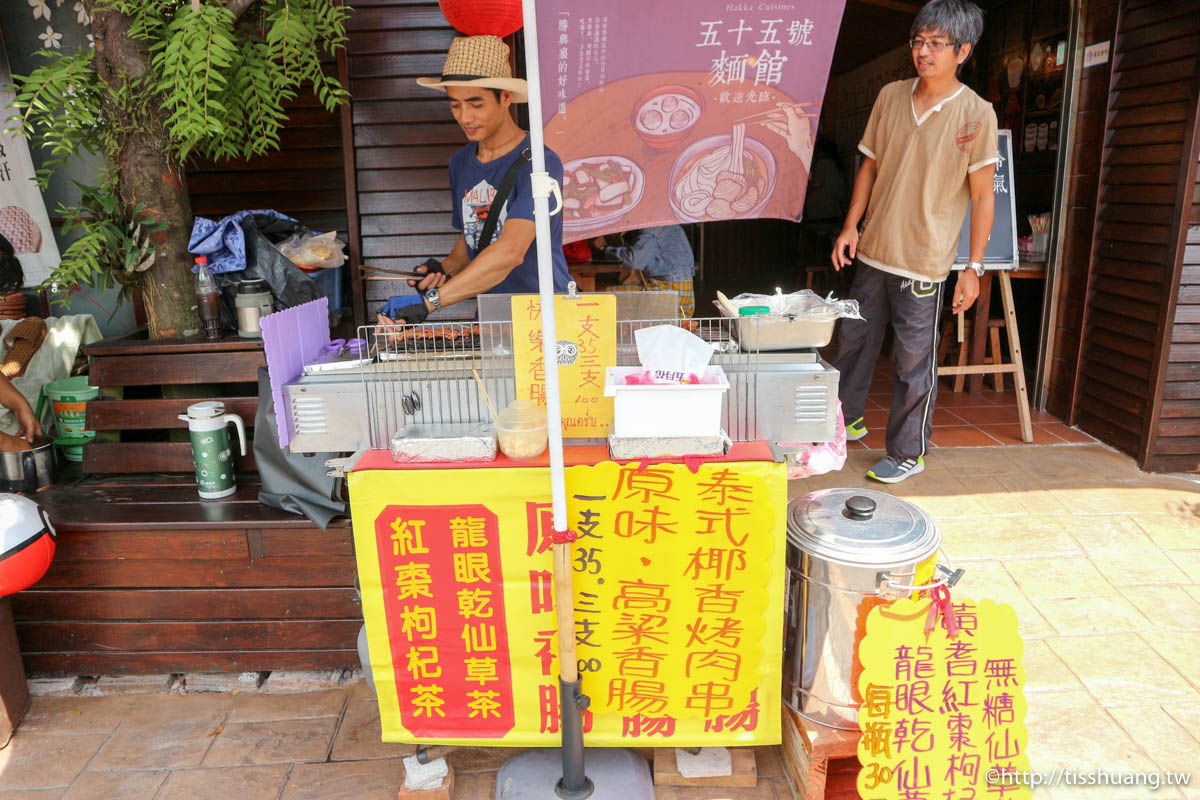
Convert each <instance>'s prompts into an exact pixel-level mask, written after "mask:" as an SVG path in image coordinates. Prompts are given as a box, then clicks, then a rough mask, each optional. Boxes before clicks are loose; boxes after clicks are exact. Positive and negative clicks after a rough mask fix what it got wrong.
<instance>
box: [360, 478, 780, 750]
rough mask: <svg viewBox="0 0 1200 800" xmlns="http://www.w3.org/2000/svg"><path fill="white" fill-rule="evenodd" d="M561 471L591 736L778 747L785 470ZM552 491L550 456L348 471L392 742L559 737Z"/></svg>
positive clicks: (593, 740)
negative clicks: (572, 536) (529, 461)
mask: <svg viewBox="0 0 1200 800" xmlns="http://www.w3.org/2000/svg"><path fill="white" fill-rule="evenodd" d="M566 480H567V497H568V513H569V525H570V526H571V528H572V529H573V530H575V531H576V532H577V535H578V537H579V538H578V539H577V540H576V541H575V543H574V549H573V562H572V570H573V580H574V589H575V639H576V645H577V657H578V668H579V670H580V675H581V677H582V680H583V691H584V693H585V694H587V695H589V696H590V697H591V707H590V708H589V710H588V712H587V713H586V714H585V729H584V741H585V743H586V744H588V745H591V746H606V745H612V746H621V745H641V746H663V747H673V746H680V747H683V746H696V745H713V746H716V745H750V744H770V743H775V742H778V741H779V730H780V670H781V662H782V640H783V630H782V626H783V586H784V557H785V555H784V546H785V541H786V516H785V514H786V503H787V480H786V474H785V468H784V465H782V464H777V463H773V462H759V461H752V462H737V463H709V464H703V465H701V466H700V467H699V468H698V470H697V471H696V472H695V473H692V472H690V471H689V470H688V469H687V468H686V467H684V466H682V465H675V464H660V465H655V466H650V467H647V468H643V469H639V467H638V465H636V464H632V465H619V464H616V463H612V462H604V463H600V464H597V465H595V466H576V467H570V468H568V469H567V476H566ZM549 486H550V482H549V470H548V468H545V467H527V468H496V469H460V470H444V469H443V470H406V471H403V472H396V471H385V470H367V471H363V472H353V473H351V475H350V492H351V498H352V501H351V508H352V513H353V521H354V538H355V552H356V553H357V558H358V571H359V580H360V584H361V588H362V598H363V615H364V617H365V619H366V624H367V639H368V646H369V649H370V653H371V667H372V671H373V674H374V677H375V685H376V689H377V693H378V697H379V706H380V720H381V723H382V727H383V739H384V740H385V741H393V742H422V743H447V744H498V745H513V746H552V745H555V744H557V743H558V741H559V735H560V732H559V725H558V675H559V667H558V663H557V658H558V656H557V653H558V643H557V636H556V631H555V611H554V588H553V557H552V552H551V548H552V539H551V528H552V525H551V510H550V497H549Z"/></svg>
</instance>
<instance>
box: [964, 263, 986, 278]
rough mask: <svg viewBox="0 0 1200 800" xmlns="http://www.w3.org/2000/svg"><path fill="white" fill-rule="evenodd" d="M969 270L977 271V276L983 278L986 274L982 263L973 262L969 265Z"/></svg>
mask: <svg viewBox="0 0 1200 800" xmlns="http://www.w3.org/2000/svg"><path fill="white" fill-rule="evenodd" d="M967 269H973V270H975V274H976V275H978V276H979V277H981V278H982V277H983V273H984V269H983V264H982V263H980V262H979V261H972V262H971V263H969V264H967Z"/></svg>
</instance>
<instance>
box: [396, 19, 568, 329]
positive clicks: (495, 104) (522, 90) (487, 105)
mask: <svg viewBox="0 0 1200 800" xmlns="http://www.w3.org/2000/svg"><path fill="white" fill-rule="evenodd" d="M417 83H419V84H420V85H421V86H424V87H427V88H429V89H435V90H437V91H440V92H445V93H446V94H447V95H448V96H449V98H450V112H451V113H452V114H453V115H454V119H455V121H456V122H458V124H459V127H461V128H462V130H463V133H464V134H466V137H467V139H468V140H469V144H467V145H466V146H465V147H463V148H462V149H461V150H459V151H458V152H457V153H455V154H454V155H453V156H452V157H451V159H450V193H451V201H452V203H453V217H452V222H453V225H454V227H455V228H456V229H458V230H460V231H462V235H460V236H459V237H458V241H456V242H455V243H454V247H453V248H452V249H451V250H450V255H448V256H447V257H446V259H445V260H444V261H442V262H441V263H440V264H439V263H438V262H437V261H436V260H434V259H430V260H429V261H426V262H425V264H423V265H421V266H420V267H417V270H416V271H417V272H420V273H422V274H424V275H425V277H424V278H421V279H420V280H419V281H417V280H410V281H409V282H408V284H409V286H415V287H416V288H417V290H418V292H417V294H411V295H400V296H397V297H393V298H391V299H390V300H388V301H387V303H386V304H384V306H383V308H381V309H380V310H379V319H378V321H379V323H380V324H388V323H392V322H395V321H397V320H403V321H405V322H408V323H417V322H421V321H423V320H424V319H425V317H426V316H428V315H429V314H431V313H433V312H434V311H437V310H438V309H440V308H444V307H446V306H449V305H453V304H454V303H458V302H461V301H463V300H466V299H468V298H471V297H475V296H476V295H479V294H483V293H484V292H495V293H511V294H516V293H536V292H537V291H538V274H537V248H535V247H534V246H533V240H534V223H533V194H532V188H531V185H530V175H531V173H532V166H531V162H530V154H529V134H528V133H526V132H525V131H524V130H522V129H521V128H520V127H519V126H518V125H517V123H516V122H515V121H514V120H513V117H512V113H511V110H510V108H511V106H512V104H513V103H524V102H525V101H526V99H527V97H528V87H527V85H526V83H525V81H523V80H519V79H516V78H514V77H513V76H512V69H511V68H510V67H509V61H508V45H506V44H505V43H504V42H503V41H502V40H500V39H499V38H498V37H496V36H460V37H458V38H456V39H455V40H454V41H453V42H451V44H450V52H449V53H448V54H447V56H446V63H445V66H443V68H442V74H441V76H440V77H437V78H417ZM538 122H539V121H537V120H535V121H534V124H538ZM546 171H547V172H548V173H549V174H550V176H551V177H552V178H554V179H555V180H556V181H559V183H560V184H561V182H562V177H563V168H562V161H561V160H559V158H558V156H557V155H555V154H554V153H553V152H552V151H550V150H549V149H547V150H546ZM497 203H498V204H499V205H498V207H496V208H493V206H496V205H497ZM550 238H551V245H550V251H551V253H553V258H554V265H553V269H554V291H556V292H565V291H566V289H567V283H568V282H569V281H570V276H569V274H568V273H567V262H566V259H565V258H564V256H563V249H562V216H561V215H555V216H553V217H551V218H550ZM485 239H486V240H485Z"/></svg>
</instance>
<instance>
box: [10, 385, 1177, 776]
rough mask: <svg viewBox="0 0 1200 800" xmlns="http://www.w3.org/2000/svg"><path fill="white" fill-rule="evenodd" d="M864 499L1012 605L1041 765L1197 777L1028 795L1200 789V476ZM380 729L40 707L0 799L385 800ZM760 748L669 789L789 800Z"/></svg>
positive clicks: (978, 455) (1109, 461) (1017, 472)
mask: <svg viewBox="0 0 1200 800" xmlns="http://www.w3.org/2000/svg"><path fill="white" fill-rule="evenodd" d="M992 405H993V406H994V407H996V408H1001V406H999V405H996V404H992ZM978 407H979V408H983V407H985V406H978ZM956 416H957V415H956ZM949 427H952V428H957V427H968V426H966V425H963V426H958V425H954V426H949ZM878 456H879V453H878V451H875V452H868V451H865V450H861V449H858V450H854V451H851V452H850V454H849V458H848V461H847V465H846V468H845V469H844V470H842V471H841V472H840V473H837V474H830V475H823V476H819V477H816V478H809V479H807V480H802V481H794V482H793V483H792V486H791V487H790V488H791V491H792V494H793V495H798V494H802V493H805V492H809V491H813V490H816V489H821V488H827V487H834V486H837V487H856V486H866V485H867V483H866V481H865V479H864V478H863V473H864V471H865V470H866V468H867V467H868V466H869V465H870V464H871V463H872V462H873V461H874V460H875V459H876V458H878ZM871 488H875V489H880V488H883V489H884V490H885V491H888V492H891V493H893V494H895V495H897V496H901V497H905V498H907V499H908V500H910V501H912V502H914V503H916V504H918V505H920V506H921V507H922V508H924V509H925V510H926V511H928V512H929V513H930V514H931V515H932V516H933V517H934V518H935V519H936V520H937V521H938V523H939V526H940V528H941V531H942V535H943V545H944V547H945V549H946V551H947V552H948V553H949V555H950V556H951V557H952V558H953V559H954V560H955V563H956V564H957V565H958V566H961V567H964V568H965V569H966V575H965V577H964V578H963V580H962V582H961V583H960V584H959V585H958V587H956V589H955V593H956V595H958V596H969V597H975V598H983V597H988V598H992V599H994V600H997V601H1000V602H1004V603H1008V604H1009V605H1011V606H1012V607H1013V608H1014V609H1015V610H1016V612H1017V617H1018V620H1019V622H1020V628H1021V635H1022V637H1023V638H1024V641H1025V653H1024V667H1025V672H1026V677H1027V684H1026V687H1025V697H1026V700H1027V702H1028V712H1027V716H1026V727H1027V728H1028V731H1029V755H1030V759H1031V762H1032V767H1033V769H1034V770H1037V771H1048V770H1051V769H1052V768H1054V767H1063V768H1067V769H1075V770H1081V771H1090V770H1097V769H1100V770H1105V771H1107V772H1111V771H1120V770H1131V771H1137V772H1147V773H1150V772H1153V773H1161V771H1163V770H1172V771H1175V772H1190V773H1192V775H1193V778H1194V781H1193V784H1192V785H1191V786H1190V787H1188V789H1186V790H1180V789H1178V788H1176V787H1169V788H1168V787H1163V788H1160V789H1159V790H1158V791H1150V790H1149V789H1146V788H1141V789H1133V788H1129V787H1123V788H1120V789H1113V788H1107V787H1086V788H1083V787H1080V788H1071V787H1056V788H1054V789H1044V788H1043V789H1041V790H1039V791H1037V792H1035V794H1034V797H1035V798H1036V800H1043V799H1044V798H1050V800H1063V798H1068V799H1070V800H1074V799H1075V798H1078V800H1110V799H1115V798H1119V800H1137V799H1138V798H1148V799H1153V800H1163V799H1166V798H1170V800H1181V798H1188V799H1189V800H1190V799H1193V798H1200V485H1198V484H1197V482H1196V481H1195V480H1184V479H1180V478H1172V477H1162V476H1152V475H1145V474H1143V473H1140V472H1138V471H1137V469H1136V468H1135V467H1134V465H1133V462H1132V461H1131V460H1130V459H1129V458H1127V457H1125V456H1123V455H1120V454H1117V453H1115V452H1112V451H1111V450H1109V449H1107V448H1105V447H1103V446H1101V445H1097V444H1090V445H1089V444H1073V445H1067V444H1063V445H1060V446H1055V447H1047V446H1037V445H1034V446H1027V447H998V446H993V447H942V448H940V450H939V451H937V452H935V453H932V454H931V455H930V458H929V460H928V466H927V469H926V471H925V472H924V473H923V474H920V475H916V476H914V477H912V478H911V479H909V480H908V481H906V482H904V483H901V484H896V485H894V486H888V487H881V486H880V485H879V484H873V485H872V487H871ZM379 736H380V734H379V722H378V714H377V710H376V706H375V702H374V699H373V698H372V697H371V696H370V695H369V693H368V692H367V690H366V687H365V684H363V683H361V682H359V683H357V684H353V685H351V686H348V687H342V688H336V689H330V690H325V691H320V692H308V693H304V694H296V695H273V694H255V693H251V692H242V693H239V694H236V695H235V694H232V693H229V694H191V695H140V696H111V697H81V696H67V697H43V698H38V699H37V700H35V702H34V705H33V709H32V710H31V712H30V714H29V716H28V717H27V719H26V721H25V723H24V724H23V725H22V727H21V728H20V729H19V731H18V732H17V734H16V736H15V737H14V738H13V740H12V742H11V743H10V744H9V745H8V746H7V748H4V749H2V750H0V800H18V799H20V800H25V799H26V798H29V799H30V800H32V799H33V798H38V799H39V800H40V799H41V798H47V799H48V800H49V799H55V800H58V799H61V798H67V800H80V798H104V800H109V799H110V798H119V800H139V799H140V798H147V799H148V800H149V799H150V798H154V799H155V800H177V799H179V798H203V800H212V798H214V797H215V798H230V799H231V800H258V798H263V800H300V799H301V798H303V799H305V800H309V799H311V800H329V799H331V798H354V800H372V799H373V798H379V800H392V799H393V798H395V797H396V791H397V789H398V788H399V786H400V784H401V781H402V779H403V778H402V773H401V767H400V758H401V757H402V756H403V755H405V754H408V753H410V752H411V750H412V748H411V747H408V746H402V745H390V744H383V743H382V742H380V740H379ZM510 752H511V751H506V750H501V749H477V748H473V749H463V750H459V751H456V752H454V753H452V754H451V755H450V756H449V760H450V762H451V764H452V766H453V767H454V769H455V790H454V797H455V798H459V799H460V800H491V799H492V798H493V797H494V796H495V785H496V783H495V782H496V770H497V768H498V767H499V765H500V763H501V762H502V761H503V759H504V758H505V756H507V755H508V754H509V753H510ZM756 755H757V763H758V770H759V776H760V778H759V782H758V786H757V787H755V788H754V789H723V790H713V789H694V788H691V789H671V788H669V787H662V788H660V790H659V791H658V798H659V800H717V799H718V798H721V799H724V800H790V798H791V793H790V790H789V789H788V786H787V783H786V781H785V780H784V778H783V777H782V775H781V771H780V766H779V758H778V751H777V748H774V747H764V748H759V749H758V752H757V753H756ZM552 796H553V795H552V794H551V793H548V794H547V798H551V797H552ZM837 797H838V798H839V800H843V798H848V797H849V796H848V795H846V794H838V795H837Z"/></svg>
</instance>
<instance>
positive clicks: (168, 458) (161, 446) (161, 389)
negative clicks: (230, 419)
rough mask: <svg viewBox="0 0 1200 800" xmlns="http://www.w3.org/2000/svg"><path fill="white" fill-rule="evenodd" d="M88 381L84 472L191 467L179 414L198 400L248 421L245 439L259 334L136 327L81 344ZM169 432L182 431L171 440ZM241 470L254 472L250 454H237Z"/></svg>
mask: <svg viewBox="0 0 1200 800" xmlns="http://www.w3.org/2000/svg"><path fill="white" fill-rule="evenodd" d="M83 352H84V354H85V355H86V356H87V357H88V382H89V383H90V384H91V385H92V386H96V387H98V388H99V389H100V397H99V398H98V399H96V400H93V401H91V402H89V403H88V408H87V427H88V428H89V429H90V430H94V431H96V432H97V436H96V439H95V441H93V442H91V443H89V444H87V445H84V448H83V470H84V472H86V473H108V474H112V473H139V472H181V473H186V472H190V471H191V470H192V468H193V467H192V446H191V443H190V442H189V441H188V439H187V436H186V435H185V434H184V433H183V431H185V430H186V429H187V423H186V422H184V421H182V420H180V419H179V415H180V414H186V413H187V407H188V406H189V405H191V404H192V403H195V402H198V401H200V400H221V401H223V402H224V403H225V408H226V411H227V412H229V413H231V414H237V415H238V416H240V417H241V418H242V421H243V422H245V424H246V428H247V433H246V438H247V440H249V439H251V438H252V437H251V433H250V429H251V428H253V427H254V414H255V411H256V410H257V408H258V368H259V367H261V366H265V365H266V363H267V361H266V354H265V353H264V352H263V346H262V342H261V341H260V340H258V339H240V338H238V337H236V336H234V337H225V338H222V339H218V340H216V341H214V342H208V341H205V340H203V339H188V340H170V339H167V340H156V341H151V340H148V339H146V338H145V332H144V331H140V332H138V333H136V334H132V335H130V336H125V337H121V338H118V339H104V340H102V341H99V342H94V343H93V344H90V345H87V346H86V347H84V348H83ZM170 431H179V434H177V435H176V436H175V437H174V438H173V439H172V438H171V437H170V436H169V432H170ZM238 470H239V472H254V471H256V468H255V464H254V454H253V453H252V452H250V451H249V447H247V454H246V456H244V457H241V458H239V461H238Z"/></svg>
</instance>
